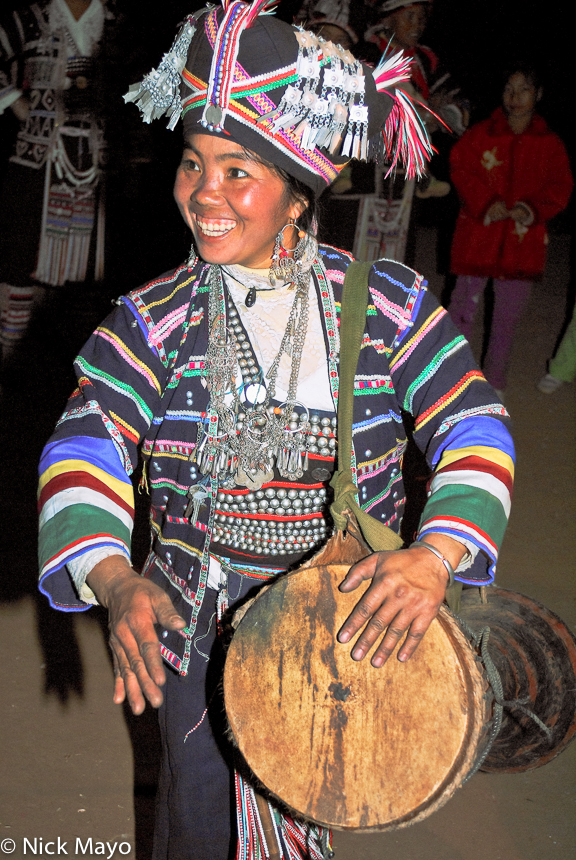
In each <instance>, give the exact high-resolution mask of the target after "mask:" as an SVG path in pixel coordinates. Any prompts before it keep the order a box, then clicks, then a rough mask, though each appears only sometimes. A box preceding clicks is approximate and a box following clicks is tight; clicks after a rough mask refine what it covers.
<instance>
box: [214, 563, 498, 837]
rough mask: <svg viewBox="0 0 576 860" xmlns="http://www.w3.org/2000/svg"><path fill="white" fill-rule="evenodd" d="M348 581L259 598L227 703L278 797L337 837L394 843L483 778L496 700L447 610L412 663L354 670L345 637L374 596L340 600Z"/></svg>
mask: <svg viewBox="0 0 576 860" xmlns="http://www.w3.org/2000/svg"><path fill="white" fill-rule="evenodd" d="M317 561H319V559H317ZM348 569H349V564H317V566H315V567H310V568H308V569H299V570H297V571H295V572H294V573H291V574H287V575H286V576H283V577H281V578H280V579H279V580H278V581H277V582H275V583H274V584H273V585H271V586H270V587H269V588H266V589H264V590H263V591H262V592H261V593H260V595H259V596H258V597H257V598H256V600H255V601H254V602H253V603H252V605H250V606H249V608H248V609H247V610H246V613H245V615H244V617H243V618H242V620H241V622H240V624H239V626H238V628H237V630H236V632H235V634H234V636H233V638H232V642H231V644H230V648H229V651H228V655H227V659H226V666H225V672H224V698H225V703H226V712H227V716H228V721H229V725H230V729H231V732H232V735H233V737H234V739H235V741H236V743H237V745H238V748H239V750H240V752H241V753H242V755H243V756H244V758H245V760H246V762H247V763H248V765H249V766H250V768H251V769H252V771H253V773H254V774H255V775H256V777H257V778H258V779H259V780H260V781H261V782H262V783H263V784H264V785H265V786H266V788H267V790H268V791H269V793H270V794H271V795H272V796H274V797H276V798H278V799H279V800H280V801H281V802H282V803H283V804H285V805H286V806H288V807H289V808H290V809H291V810H293V811H295V812H296V813H298V814H300V815H302V816H304V817H305V818H307V819H310V820H312V821H315V822H316V823H318V824H322V825H325V826H329V827H332V828H335V829H337V830H347V829H354V830H357V831H359V832H370V831H383V830H387V829H393V828H397V827H402V826H406V825H408V824H412V823H413V822H416V821H420V820H421V819H423V818H425V817H427V816H428V815H430V814H431V813H432V812H434V811H435V810H436V809H439V808H440V807H441V806H443V805H444V804H445V803H446V802H447V801H448V800H449V798H450V797H451V796H452V795H453V794H454V792H455V791H456V789H457V788H459V786H460V785H461V784H462V782H463V781H465V780H466V778H467V777H468V776H469V775H470V774H471V773H472V772H474V770H475V768H476V767H477V765H478V763H479V762H480V761H481V759H482V757H483V756H484V754H485V753H486V750H487V748H488V744H489V742H490V728H491V713H492V694H491V691H489V687H488V684H487V682H486V679H485V676H484V672H483V670H482V666H481V664H480V661H479V659H478V657H477V655H476V653H475V651H474V649H473V648H472V647H471V645H470V643H469V641H468V639H467V638H466V636H465V635H464V633H463V632H462V630H461V629H460V626H459V625H458V623H457V621H456V620H455V619H454V617H453V616H452V614H451V613H450V611H449V610H448V609H447V608H446V607H442V608H441V609H440V612H439V614H438V617H437V618H436V619H435V620H434V621H433V622H432V624H431V626H430V628H429V630H428V632H427V634H426V636H425V637H424V639H423V641H422V642H421V644H420V646H419V648H418V650H417V651H416V653H415V654H414V656H413V657H412V658H411V659H410V660H409V661H408V662H407V663H400V662H399V661H398V660H397V659H396V656H395V654H393V655H392V656H391V657H390V659H389V660H388V662H387V663H386V665H385V666H384V667H383V668H381V669H375V668H374V667H373V666H372V665H371V664H370V660H369V658H365V659H364V660H362V661H360V662H356V661H354V660H352V659H351V657H350V651H351V649H352V643H347V644H346V645H341V644H339V643H338V642H337V641H336V634H337V632H338V630H339V629H340V627H341V626H342V624H343V622H344V621H345V620H346V618H347V617H348V615H349V614H350V612H351V611H352V609H353V607H354V606H355V605H356V603H357V602H358V600H359V598H360V596H361V594H362V593H363V591H364V590H365V589H366V588H367V587H368V585H369V583H365V584H364V586H362V587H360V588H358V589H357V590H356V591H353V592H351V593H348V594H344V593H341V592H339V591H338V585H339V584H340V583H341V582H342V580H343V579H344V577H345V575H346V573H347V571H348Z"/></svg>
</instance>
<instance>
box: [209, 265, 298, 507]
mask: <svg viewBox="0 0 576 860" xmlns="http://www.w3.org/2000/svg"><path fill="white" fill-rule="evenodd" d="M208 280H209V288H210V294H209V301H208V323H209V330H210V335H209V342H208V349H207V352H206V361H205V369H204V375H203V380H202V381H203V384H205V385H206V386H207V387H208V390H209V392H210V403H209V407H208V412H207V420H206V424H205V425H202V424H199V426H198V439H197V444H196V448H195V459H196V461H197V462H198V466H199V469H200V471H201V472H202V473H203V474H204V475H212V476H213V477H217V478H218V480H219V481H220V483H221V484H223V485H224V486H230V487H232V486H235V485H237V486H242V487H248V489H250V490H252V491H255V490H259V489H260V487H261V486H262V485H263V484H264V483H267V482H268V481H271V480H272V479H273V477H274V465H276V467H277V469H278V471H279V472H280V475H281V476H282V477H283V478H286V479H288V480H296V479H298V478H301V477H302V475H303V473H304V470H305V469H307V468H308V457H307V445H308V437H309V434H310V421H309V415H308V410H307V409H306V407H303V408H304V410H305V411H304V413H303V414H302V415H301V416H300V419H299V421H297V422H294V421H293V420H292V413H293V411H294V406H295V405H297V404H298V401H297V400H296V392H297V387H298V375H299V372H300V363H301V359H302V351H303V348H304V341H305V339H306V332H307V329H308V309H309V292H310V272H309V270H308V271H306V272H302V274H301V276H300V277H298V280H297V282H296V284H295V295H294V301H293V303H292V307H291V309H290V313H289V315H288V322H287V325H286V329H285V331H284V334H283V337H282V341H281V343H280V349H279V350H278V353H277V355H276V357H275V358H274V360H273V362H272V364H271V366H270V368H269V370H268V372H267V374H266V379H267V381H268V385H267V388H266V392H265V395H264V397H263V399H262V400H261V402H256V403H253V404H248V403H247V404H243V403H242V402H241V400H240V395H239V389H238V386H237V384H236V379H235V369H236V351H237V340H236V335H235V332H234V330H233V328H232V327H231V326H230V325H228V324H227V323H228V316H229V314H227V308H226V295H225V287H224V281H223V278H222V271H221V269H220V267H219V266H212V267H211V269H210V273H209V276H208ZM283 352H286V353H287V354H288V355H290V357H291V360H292V362H291V369H290V382H289V385H288V394H287V398H286V401H285V402H284V403H283V404H282V405H281V406H279V407H273V406H271V405H270V401H271V400H272V399H273V398H274V394H275V391H276V380H277V377H278V368H279V365H280V359H281V357H282V353H283ZM262 387H263V386H262ZM226 401H228V402H226ZM298 405H301V406H302V404H298Z"/></svg>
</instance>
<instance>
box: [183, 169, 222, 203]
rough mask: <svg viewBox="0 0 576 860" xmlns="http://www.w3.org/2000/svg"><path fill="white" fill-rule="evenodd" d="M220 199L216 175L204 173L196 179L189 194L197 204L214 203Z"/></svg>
mask: <svg viewBox="0 0 576 860" xmlns="http://www.w3.org/2000/svg"><path fill="white" fill-rule="evenodd" d="M221 197H222V190H221V182H220V178H219V176H218V175H217V174H216V173H212V172H208V171H204V173H202V174H201V176H199V177H198V179H197V181H196V183H195V185H194V188H193V189H192V192H191V194H190V199H191V200H195V201H196V202H197V203H214V202H215V201H216V200H219V199H220V198H221Z"/></svg>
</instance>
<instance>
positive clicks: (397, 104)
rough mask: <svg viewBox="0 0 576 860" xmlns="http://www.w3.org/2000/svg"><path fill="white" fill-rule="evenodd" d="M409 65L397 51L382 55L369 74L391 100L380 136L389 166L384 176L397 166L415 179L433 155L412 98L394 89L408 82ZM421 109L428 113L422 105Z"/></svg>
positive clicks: (379, 90) (409, 177) (424, 169)
mask: <svg viewBox="0 0 576 860" xmlns="http://www.w3.org/2000/svg"><path fill="white" fill-rule="evenodd" d="M411 63H412V61H411V59H410V57H406V56H404V54H403V53H402V52H401V51H400V52H398V53H397V54H393V55H392V56H387V55H386V54H385V55H384V56H383V58H382V60H381V61H380V63H379V65H378V66H377V68H376V69H374V73H373V74H374V81H375V83H376V89H377V90H378V92H386V93H387V94H388V95H389V96H390V98H392V99H393V101H394V107H393V108H392V110H391V112H390V114H389V116H388V119H387V120H386V124H385V126H384V129H383V133H382V150H383V153H384V156H385V159H386V161H388V162H389V163H390V169H389V170H388V173H387V174H386V175H387V176H388V175H389V174H390V173H391V172H392V171H393V170H394V169H395V168H396V167H397V166H398V164H401V165H402V166H403V167H404V170H405V172H406V177H407V178H408V179H412V178H414V177H418V178H419V177H421V176H422V175H423V174H424V173H425V171H426V163H427V162H428V161H429V160H430V158H431V156H432V154H433V152H434V150H433V148H432V144H431V143H430V138H429V137H428V132H427V131H426V126H425V125H424V123H423V121H422V119H421V118H420V116H419V115H418V111H417V110H416V108H415V106H414V103H413V101H412V99H411V98H410V96H409V95H408V94H407V93H405V92H404V91H403V90H401V89H398V86H397V85H398V84H399V83H402V82H403V81H409V80H410V65H411ZM421 107H422V109H424V110H428V108H426V107H425V105H421ZM430 113H432V111H430ZM433 115H435V114H433Z"/></svg>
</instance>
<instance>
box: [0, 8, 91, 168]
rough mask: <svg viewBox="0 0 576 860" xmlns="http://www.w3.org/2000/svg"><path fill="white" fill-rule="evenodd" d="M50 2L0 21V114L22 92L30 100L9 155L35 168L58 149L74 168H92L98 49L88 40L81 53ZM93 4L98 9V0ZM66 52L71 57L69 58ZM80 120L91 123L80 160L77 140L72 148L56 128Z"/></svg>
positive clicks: (23, 9)
mask: <svg viewBox="0 0 576 860" xmlns="http://www.w3.org/2000/svg"><path fill="white" fill-rule="evenodd" d="M53 5H54V4H53V2H52V3H50V2H44V3H42V2H41V3H32V4H31V5H30V6H25V7H24V8H22V9H20V10H18V11H15V12H12V14H11V15H9V16H6V17H5V18H3V21H2V24H0V114H1V113H3V112H4V110H5V109H6V108H7V107H9V106H10V105H11V104H12V103H13V102H14V101H16V99H18V98H20V97H21V96H22V95H25V96H26V97H27V99H28V101H29V103H30V110H29V114H28V116H27V118H26V119H25V120H24V121H23V122H22V124H21V127H20V129H19V131H18V135H17V140H16V147H15V151H14V154H13V155H12V157H11V159H10V160H11V161H13V162H14V163H16V164H21V165H23V166H24V167H31V168H35V169H36V170H39V169H41V168H42V167H43V166H44V164H45V162H46V160H47V159H48V158H49V157H52V158H55V157H58V156H59V151H58V150H59V149H62V148H64V150H65V151H66V156H67V158H68V159H71V162H72V164H73V165H74V168H77V169H79V170H83V171H87V170H89V168H91V167H92V166H93V165H94V166H95V167H97V166H98V161H99V156H100V151H101V150H102V147H103V132H102V122H101V121H99V119H98V118H97V114H99V113H100V110H101V105H100V104H99V95H98V90H99V87H101V80H100V78H101V77H102V68H101V64H99V62H98V54H99V52H100V47H99V45H98V44H97V43H96V44H91V45H90V47H89V53H88V54H87V55H82V54H81V51H80V49H79V48H78V46H77V45H75V43H74V41H73V39H72V37H71V35H70V33H69V31H68V29H67V27H66V22H65V20H64V19H63V18H62V15H61V14H58V9H56V10H55V11H54V10H53V9H52V6H53ZM97 5H98V6H99V7H100V3H99V2H98V3H97ZM100 8H101V7H100ZM101 14H102V15H103V16H104V13H103V12H102V13H101ZM52 19H54V20H52ZM101 30H102V25H100V27H99V28H98V27H96V36H99V38H102V32H101ZM97 41H98V40H97ZM71 52H72V53H75V54H76V56H73V57H69V56H68V54H69V53H71ZM80 121H82V122H83V123H84V125H83V127H84V128H86V127H87V125H90V126H91V128H90V133H88V132H86V134H85V146H84V147H83V151H84V152H85V151H86V150H88V151H89V153H91V155H90V156H89V157H88V158H87V157H86V155H84V156H83V157H82V158H81V159H80V158H79V156H78V155H77V154H76V153H77V151H78V141H77V140H75V144H76V146H75V148H74V147H72V146H70V145H69V144H68V143H67V139H66V134H65V133H64V136H63V134H62V128H64V132H66V128H67V127H68V125H72V126H78V125H79V123H80ZM76 162H78V163H76ZM63 163H65V158H64V157H63ZM92 178H93V177H92Z"/></svg>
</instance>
